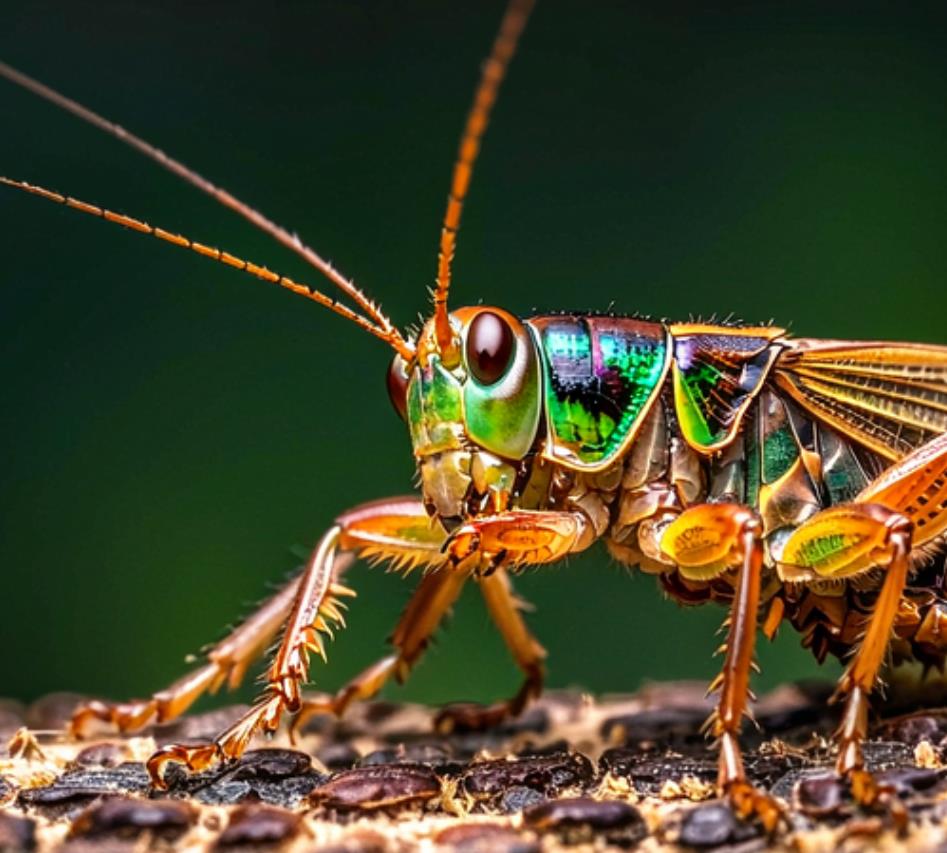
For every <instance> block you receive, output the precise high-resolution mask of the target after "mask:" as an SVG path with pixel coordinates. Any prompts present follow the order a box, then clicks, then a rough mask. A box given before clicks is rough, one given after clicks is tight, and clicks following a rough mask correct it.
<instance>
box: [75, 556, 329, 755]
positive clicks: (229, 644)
mask: <svg viewBox="0 0 947 853" xmlns="http://www.w3.org/2000/svg"><path fill="white" fill-rule="evenodd" d="M337 569H338V570H341V569H342V567H341V566H339V567H337ZM298 585H299V579H298V578H294V579H293V580H292V581H290V583H288V584H286V586H284V587H283V588H282V589H281V590H280V591H279V592H278V593H276V595H274V596H272V597H271V598H269V599H268V600H267V601H266V602H265V603H264V604H263V606H262V607H260V609H259V610H257V611H256V612H255V613H254V614H253V615H252V616H250V617H249V618H248V619H246V620H245V621H244V622H243V623H241V625H240V626H239V627H238V628H237V629H236V630H234V631H233V632H232V633H230V634H229V635H228V636H226V637H225V638H224V639H223V640H221V641H220V642H219V643H217V644H216V645H215V646H214V647H213V648H212V649H211V650H210V651H209V652H208V653H207V663H206V664H204V666H201V667H199V668H198V669H195V670H193V671H192V672H189V673H188V674H187V675H185V676H183V677H182V678H179V679H178V680H177V681H175V682H174V684H172V685H170V686H169V687H167V688H165V689H164V690H161V691H158V692H157V693H154V694H153V695H152V696H151V698H150V699H139V700H133V701H131V702H121V703H110V702H101V701H99V700H93V701H90V702H86V703H84V704H82V705H80V706H79V707H78V708H76V710H75V712H74V713H73V716H72V722H71V724H70V729H71V732H72V734H74V735H76V736H77V737H82V736H84V735H86V734H88V731H89V728H90V726H91V724H92V723H93V722H94V721H96V720H98V721H100V722H105V723H109V724H111V725H114V726H116V727H117V728H118V729H119V731H122V732H128V731H134V730H136V729H139V728H141V727H142V726H145V725H147V724H149V723H151V722H152V721H156V722H159V723H165V722H168V721H169V720H173V719H175V718H176V717H178V716H180V715H181V714H183V713H184V712H185V711H186V710H187V709H188V708H189V707H190V706H191V705H192V704H193V703H194V702H195V701H196V700H197V699H198V698H199V697H200V696H201V695H202V694H203V693H205V692H208V691H209V692H211V693H213V692H215V691H216V690H218V689H219V688H220V686H221V685H222V684H223V683H224V682H226V684H227V686H228V687H229V688H230V689H231V690H233V689H235V688H236V687H237V686H239V684H240V682H241V681H242V680H243V676H244V675H245V674H246V671H247V667H248V666H249V665H250V664H251V663H253V661H255V660H256V659H257V658H258V657H259V656H260V655H262V654H263V652H264V651H265V649H266V647H267V646H268V645H269V644H270V643H271V642H272V640H273V638H274V637H275V636H276V634H277V632H278V631H279V629H280V626H281V625H282V624H283V622H285V621H286V617H287V615H288V614H289V610H290V608H291V607H292V606H293V600H294V599H295V598H296V591H297V588H298Z"/></svg>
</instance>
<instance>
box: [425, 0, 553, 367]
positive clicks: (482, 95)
mask: <svg viewBox="0 0 947 853" xmlns="http://www.w3.org/2000/svg"><path fill="white" fill-rule="evenodd" d="M533 3H534V0H510V4H509V6H507V9H506V13H505V14H504V15H503V21H502V22H501V23H500V32H499V33H498V34H497V37H496V40H495V41H494V42H493V49H492V50H491V51H490V56H489V57H488V58H487V61H486V62H485V63H484V65H483V70H482V71H481V72H480V82H479V84H478V85H477V91H476V93H475V94H474V100H473V105H472V106H471V108H470V112H469V113H468V114H467V123H466V124H465V125H464V132H463V135H462V136H461V137H460V146H459V148H458V151H457V160H456V161H455V163H454V174H453V176H452V178H451V186H450V194H449V195H448V196H447V210H446V211H445V213H444V224H443V225H442V226H441V242H440V249H439V252H438V258H437V285H436V287H435V289H434V294H433V298H434V334H435V337H436V340H437V348H438V350H439V351H440V355H441V360H442V361H443V362H444V363H445V364H447V365H451V364H455V363H456V360H457V358H458V357H459V355H458V353H457V352H456V347H455V344H454V335H453V332H452V331H451V328H450V320H449V318H448V313H447V291H448V290H449V289H450V275H451V262H452V261H453V260H454V249H455V248H456V245H457V231H458V229H459V228H460V215H461V213H462V212H463V207H464V199H465V198H466V197H467V190H468V188H469V187H470V176H471V173H472V172H473V167H474V163H475V161H476V159H477V154H479V153H480V141H481V140H482V139H483V134H484V131H485V130H486V129H487V123H488V122H489V121H490V112H491V111H492V109H493V105H494V103H495V102H496V99H497V92H498V91H499V89H500V83H502V82H503V77H504V75H505V74H506V69H507V67H508V66H509V64H510V60H511V59H512V58H513V54H514V53H515V52H516V43H517V41H518V40H519V37H520V33H522V32H523V27H525V26H526V21H527V19H528V18H529V13H530V12H531V11H532V9H533Z"/></svg>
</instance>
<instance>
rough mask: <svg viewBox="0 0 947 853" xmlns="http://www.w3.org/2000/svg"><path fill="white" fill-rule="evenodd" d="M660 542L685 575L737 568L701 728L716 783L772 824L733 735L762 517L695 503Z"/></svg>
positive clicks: (699, 576)
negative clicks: (713, 758)
mask: <svg viewBox="0 0 947 853" xmlns="http://www.w3.org/2000/svg"><path fill="white" fill-rule="evenodd" d="M661 549H662V551H663V552H664V554H665V556H667V557H668V558H669V559H670V560H672V561H673V562H674V563H675V565H676V566H677V567H678V571H680V572H681V574H682V575H683V576H684V577H685V578H688V577H689V578H691V579H694V580H709V579H711V578H713V577H715V576H718V575H721V574H723V573H724V572H727V571H730V570H732V569H736V570H737V581H736V586H735V589H734V595H733V603H732V605H731V609H730V616H729V618H728V620H727V626H728V627H727V641H726V644H725V645H724V647H723V648H724V653H725V656H724V663H723V667H722V669H721V671H720V674H719V675H718V676H717V677H716V678H715V679H714V681H713V682H712V683H711V685H710V688H709V691H708V692H713V691H715V690H717V691H719V699H718V701H717V707H716V708H715V709H714V711H713V713H712V714H711V716H710V718H709V719H708V720H707V729H708V730H709V732H710V733H711V734H712V735H713V736H714V737H715V738H717V741H718V744H719V749H720V753H719V757H718V765H717V766H718V771H717V785H718V788H719V789H720V790H721V791H722V792H724V793H726V795H727V796H728V797H729V798H730V802H731V804H732V805H733V808H734V810H735V811H736V812H737V813H738V814H739V815H740V816H741V817H750V816H752V815H756V816H757V817H759V818H760V821H761V822H762V823H763V825H764V826H765V827H766V829H767V830H770V831H772V830H774V829H775V828H776V826H777V824H778V823H779V820H780V817H781V815H782V809H781V808H780V806H779V805H778V804H777V802H776V801H775V800H774V799H773V798H772V797H770V796H768V795H767V794H764V793H763V792H761V791H759V790H757V789H756V788H754V787H753V786H752V785H751V784H750V783H749V782H748V781H747V778H746V773H745V771H744V768H743V758H742V755H741V752H740V743H739V735H740V729H741V727H742V724H743V717H744V716H749V710H748V707H747V699H748V698H750V697H751V696H752V693H751V691H750V673H751V671H752V670H753V668H754V661H753V649H754V646H755V643H756V628H757V620H758V610H759V601H760V587H761V580H762V568H763V542H762V524H761V522H760V520H759V518H758V517H757V516H756V514H755V513H754V512H753V511H752V510H750V509H748V508H747V507H744V506H740V505H738V504H722V503H721V504H702V505H698V506H694V507H691V508H689V509H687V510H685V511H684V512H683V513H681V515H679V516H678V517H677V518H676V519H675V520H674V521H673V522H672V523H671V524H670V525H669V526H668V528H667V530H666V531H665V532H664V535H663V536H662V539H661Z"/></svg>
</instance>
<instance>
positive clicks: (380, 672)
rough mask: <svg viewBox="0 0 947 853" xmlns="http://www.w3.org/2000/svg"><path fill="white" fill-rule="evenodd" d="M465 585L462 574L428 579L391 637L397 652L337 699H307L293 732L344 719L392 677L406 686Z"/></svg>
mask: <svg viewBox="0 0 947 853" xmlns="http://www.w3.org/2000/svg"><path fill="white" fill-rule="evenodd" d="M466 582H467V575H465V574H463V573H460V572H451V571H440V572H437V571H435V572H431V573H430V574H428V575H425V577H424V578H422V580H421V583H420V584H418V588H417V589H416V590H415V591H414V594H413V595H412V596H411V599H410V600H409V601H408V604H407V607H405V610H404V613H402V614H401V618H400V619H399V620H398V624H397V626H396V627H395V630H394V633H393V634H392V636H391V643H392V645H393V646H394V647H395V649H396V652H395V653H394V654H390V655H387V656H385V657H383V658H382V659H381V660H378V661H376V662H375V663H373V664H372V665H371V666H369V667H367V668H366V669H365V670H363V671H362V672H361V673H360V674H359V675H357V676H356V677H355V678H353V679H352V680H351V681H350V682H349V683H348V684H346V685H345V686H344V687H343V688H342V689H341V690H339V691H338V692H337V693H336V694H335V695H334V696H328V697H325V698H318V699H307V700H306V702H305V703H304V704H303V707H302V710H300V712H299V714H298V715H297V716H296V719H295V720H293V731H294V732H296V731H299V730H300V728H301V727H302V726H303V725H304V724H305V722H306V720H308V719H309V718H310V717H312V716H314V715H315V714H334V715H336V716H341V715H342V714H344V713H345V711H346V709H347V708H348V707H349V705H351V704H352V703H353V702H357V701H364V700H366V699H371V698H372V697H373V696H375V695H376V694H377V693H378V692H379V691H380V690H381V689H382V687H384V686H385V684H386V683H387V682H388V680H389V679H390V678H392V677H394V678H395V680H396V681H398V682H399V683H403V682H404V681H405V680H406V679H407V677H408V674H409V673H410V671H411V669H412V667H413V666H414V665H415V664H416V663H417V661H418V660H419V659H420V657H421V655H423V654H424V651H425V650H426V649H427V647H428V645H429V643H430V639H431V636H432V635H433V633H434V631H435V630H436V629H437V626H438V624H439V623H440V622H441V620H442V619H443V617H444V616H445V615H446V614H447V612H448V611H449V610H450V609H451V607H452V606H453V605H454V603H455V602H456V600H457V597H458V596H459V595H460V592H461V590H462V589H463V586H464V584H465V583H466Z"/></svg>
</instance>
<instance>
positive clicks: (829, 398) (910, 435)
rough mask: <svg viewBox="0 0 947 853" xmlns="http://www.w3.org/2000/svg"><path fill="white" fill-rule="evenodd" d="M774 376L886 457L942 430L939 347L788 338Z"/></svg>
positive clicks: (943, 372)
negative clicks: (789, 339) (790, 339)
mask: <svg viewBox="0 0 947 853" xmlns="http://www.w3.org/2000/svg"><path fill="white" fill-rule="evenodd" d="M774 378H775V381H776V383H777V384H778V385H779V387H780V388H782V389H783V390H784V391H785V392H786V393H788V394H789V395H790V396H791V397H792V398H793V399H794V400H796V402H798V403H799V404H800V405H801V406H803V408H805V409H807V410H808V411H809V412H811V413H812V414H813V415H815V416H816V417H817V418H819V419H821V420H823V421H826V422H827V423H829V424H831V425H832V426H833V427H835V429H837V430H838V431H839V433H841V434H842V435H844V436H848V437H850V438H852V439H853V440H855V441H857V442H859V443H860V444H862V445H864V446H865V447H868V448H869V449H871V450H873V451H875V452H876V453H879V454H881V455H882V456H884V457H886V458H887V459H892V460H895V459H900V458H901V457H903V456H905V455H906V454H908V453H910V452H911V451H912V450H914V449H915V448H917V447H920V446H921V445H922V444H925V443H926V442H928V441H930V440H931V439H932V438H934V437H935V436H937V435H939V434H941V433H944V432H947V347H943V346H935V345H928V344H901V343H884V342H880V341H825V340H817V339H808V340H807V339H801V340H792V341H789V342H788V347H787V349H786V350H784V351H783V352H782V353H780V356H779V358H778V359H777V361H776V365H775V367H774Z"/></svg>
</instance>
